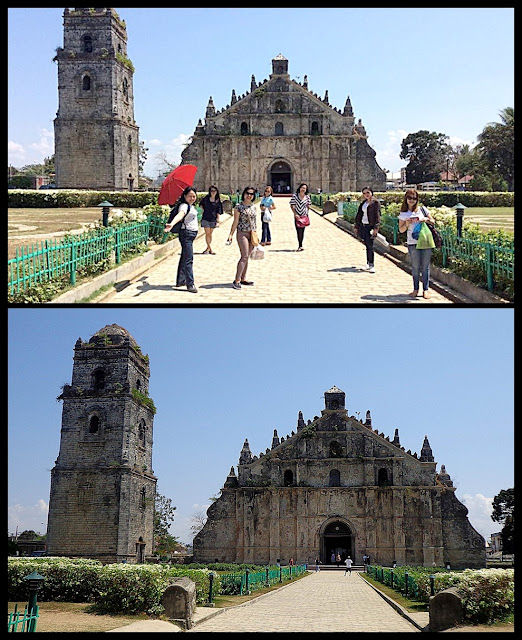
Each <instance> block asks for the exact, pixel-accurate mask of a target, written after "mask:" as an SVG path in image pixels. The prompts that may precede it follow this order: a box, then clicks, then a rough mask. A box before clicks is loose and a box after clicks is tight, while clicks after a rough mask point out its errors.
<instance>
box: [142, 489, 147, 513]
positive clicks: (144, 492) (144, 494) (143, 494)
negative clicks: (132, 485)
mask: <svg viewBox="0 0 522 640" xmlns="http://www.w3.org/2000/svg"><path fill="white" fill-rule="evenodd" d="M146 504H147V490H146V489H145V487H142V488H141V491H140V509H142V510H144V509H145V506H146Z"/></svg>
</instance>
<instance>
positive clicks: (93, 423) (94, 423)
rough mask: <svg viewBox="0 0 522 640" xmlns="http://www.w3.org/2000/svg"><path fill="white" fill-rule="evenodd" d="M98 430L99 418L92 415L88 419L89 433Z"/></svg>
mask: <svg viewBox="0 0 522 640" xmlns="http://www.w3.org/2000/svg"><path fill="white" fill-rule="evenodd" d="M99 430H100V419H99V418H98V416H92V417H91V419H90V420H89V433H98V432H99Z"/></svg>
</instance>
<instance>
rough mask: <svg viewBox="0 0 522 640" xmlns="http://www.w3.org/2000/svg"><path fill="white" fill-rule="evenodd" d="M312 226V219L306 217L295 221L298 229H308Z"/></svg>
mask: <svg viewBox="0 0 522 640" xmlns="http://www.w3.org/2000/svg"><path fill="white" fill-rule="evenodd" d="M309 224H310V218H309V217H308V216H306V215H303V216H297V218H296V219H295V225H296V227H307V226H308V225H309Z"/></svg>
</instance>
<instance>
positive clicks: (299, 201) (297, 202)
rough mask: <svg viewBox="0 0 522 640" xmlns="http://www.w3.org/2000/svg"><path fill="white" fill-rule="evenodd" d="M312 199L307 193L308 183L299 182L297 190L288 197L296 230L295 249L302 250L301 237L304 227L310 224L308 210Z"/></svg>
mask: <svg viewBox="0 0 522 640" xmlns="http://www.w3.org/2000/svg"><path fill="white" fill-rule="evenodd" d="M311 204H312V201H311V199H310V196H309V195H308V185H307V184H306V183H304V182H303V183H301V184H300V185H299V187H298V188H297V191H296V192H295V193H294V195H293V196H292V197H291V198H290V208H291V209H292V211H293V213H294V219H295V230H296V232H297V242H298V245H299V246H298V248H297V251H303V238H304V231H305V228H306V227H307V226H308V225H309V224H310V216H309V215H308V211H309V209H310V206H311Z"/></svg>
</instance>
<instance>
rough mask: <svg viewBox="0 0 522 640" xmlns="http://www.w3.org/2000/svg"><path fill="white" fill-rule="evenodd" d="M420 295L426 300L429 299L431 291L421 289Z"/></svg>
mask: <svg viewBox="0 0 522 640" xmlns="http://www.w3.org/2000/svg"><path fill="white" fill-rule="evenodd" d="M422 297H423V298H426V300H429V299H430V298H431V293H430V292H429V291H427V290H426V291H423V292H422Z"/></svg>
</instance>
